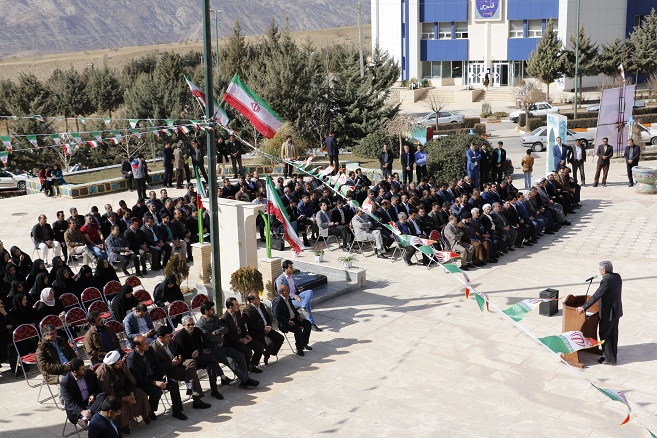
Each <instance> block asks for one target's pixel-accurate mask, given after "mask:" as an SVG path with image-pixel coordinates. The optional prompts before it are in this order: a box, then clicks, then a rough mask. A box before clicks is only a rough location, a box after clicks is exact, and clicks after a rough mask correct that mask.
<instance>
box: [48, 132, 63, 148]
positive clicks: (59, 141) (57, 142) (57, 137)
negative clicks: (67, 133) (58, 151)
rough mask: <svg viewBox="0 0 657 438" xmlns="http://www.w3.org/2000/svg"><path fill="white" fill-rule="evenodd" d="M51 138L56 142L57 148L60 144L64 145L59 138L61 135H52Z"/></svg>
mask: <svg viewBox="0 0 657 438" xmlns="http://www.w3.org/2000/svg"><path fill="white" fill-rule="evenodd" d="M50 138H51V140H52V141H54V142H55V144H56V145H57V146H59V145H60V144H62V141H61V139H60V138H59V135H57V134H50Z"/></svg>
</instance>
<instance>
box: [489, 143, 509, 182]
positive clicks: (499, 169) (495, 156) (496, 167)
mask: <svg viewBox="0 0 657 438" xmlns="http://www.w3.org/2000/svg"><path fill="white" fill-rule="evenodd" d="M491 156H492V158H491V161H492V163H491V166H492V169H493V182H494V183H496V184H499V183H500V181H502V174H503V173H504V166H505V165H506V151H505V150H504V142H503V141H498V142H497V149H495V150H494V151H493V152H492V153H491Z"/></svg>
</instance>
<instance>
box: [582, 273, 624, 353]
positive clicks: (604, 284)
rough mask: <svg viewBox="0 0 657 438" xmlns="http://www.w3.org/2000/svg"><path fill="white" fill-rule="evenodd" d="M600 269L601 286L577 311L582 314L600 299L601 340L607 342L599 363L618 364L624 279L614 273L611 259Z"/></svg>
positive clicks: (603, 345) (603, 347)
mask: <svg viewBox="0 0 657 438" xmlns="http://www.w3.org/2000/svg"><path fill="white" fill-rule="evenodd" d="M598 269H599V270H600V275H602V281H600V287H598V290H596V291H595V293H594V294H593V296H591V298H589V300H588V301H587V302H586V303H585V304H584V305H583V306H581V307H578V308H577V313H580V314H581V313H582V312H584V311H586V309H588V308H589V307H591V306H592V305H593V304H595V303H596V301H598V300H600V304H599V305H598V308H599V309H600V310H599V315H600V325H599V334H600V340H604V341H605V342H604V344H602V353H603V356H602V357H601V358H600V359H598V363H602V362H607V363H608V364H610V365H616V353H617V351H618V322H619V320H620V317H621V316H623V304H622V303H621V291H622V290H623V280H622V279H621V276H620V275H618V274H616V273H614V267H613V266H612V264H611V262H610V261H604V262H600V264H599V265H598Z"/></svg>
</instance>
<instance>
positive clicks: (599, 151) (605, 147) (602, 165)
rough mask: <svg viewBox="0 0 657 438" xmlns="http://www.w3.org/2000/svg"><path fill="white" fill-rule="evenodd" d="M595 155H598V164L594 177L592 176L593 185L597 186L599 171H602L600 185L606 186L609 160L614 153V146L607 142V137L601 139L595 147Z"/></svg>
mask: <svg viewBox="0 0 657 438" xmlns="http://www.w3.org/2000/svg"><path fill="white" fill-rule="evenodd" d="M595 155H596V156H597V157H598V165H597V166H596V168H595V177H594V178H593V187H598V180H599V179H600V171H602V185H603V186H605V187H607V174H608V173H609V160H610V159H611V157H612V156H613V155H614V148H612V147H611V145H610V144H609V139H608V138H607V137H605V138H603V139H602V144H600V145H598V147H597V148H596V149H595Z"/></svg>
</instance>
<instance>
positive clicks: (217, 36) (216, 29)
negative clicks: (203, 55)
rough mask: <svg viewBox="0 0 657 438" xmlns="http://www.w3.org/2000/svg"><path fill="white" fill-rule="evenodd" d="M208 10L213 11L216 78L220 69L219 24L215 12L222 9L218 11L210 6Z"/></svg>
mask: <svg viewBox="0 0 657 438" xmlns="http://www.w3.org/2000/svg"><path fill="white" fill-rule="evenodd" d="M210 11H211V12H214V37H215V49H216V51H217V78H218V77H219V73H220V70H219V25H218V24H217V14H218V13H219V12H223V11H218V10H216V9H212V8H210Z"/></svg>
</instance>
